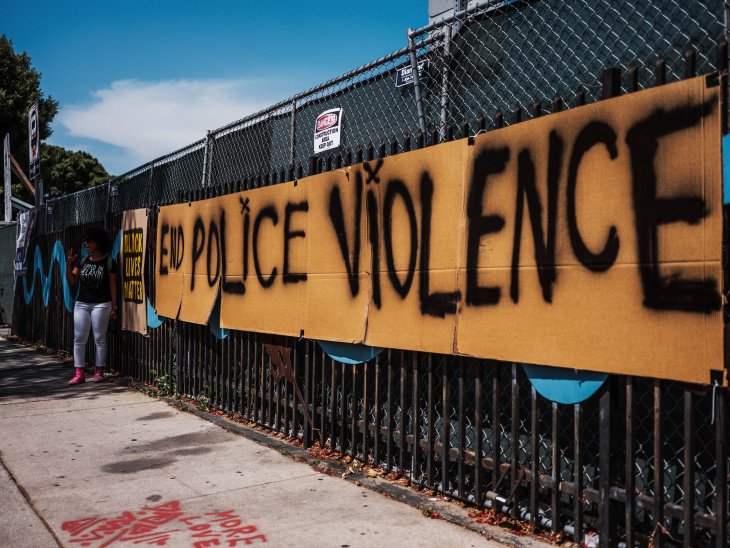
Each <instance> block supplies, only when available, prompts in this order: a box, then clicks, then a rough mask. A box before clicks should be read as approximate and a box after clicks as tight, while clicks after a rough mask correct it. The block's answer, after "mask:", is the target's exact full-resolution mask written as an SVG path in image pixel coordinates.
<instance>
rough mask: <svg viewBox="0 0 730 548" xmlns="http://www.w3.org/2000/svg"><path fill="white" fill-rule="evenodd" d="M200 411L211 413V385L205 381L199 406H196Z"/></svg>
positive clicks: (199, 397)
mask: <svg viewBox="0 0 730 548" xmlns="http://www.w3.org/2000/svg"><path fill="white" fill-rule="evenodd" d="M195 407H197V408H198V409H199V410H200V411H205V412H208V411H210V383H209V382H208V381H203V391H202V393H201V394H200V396H198V405H196V406H195Z"/></svg>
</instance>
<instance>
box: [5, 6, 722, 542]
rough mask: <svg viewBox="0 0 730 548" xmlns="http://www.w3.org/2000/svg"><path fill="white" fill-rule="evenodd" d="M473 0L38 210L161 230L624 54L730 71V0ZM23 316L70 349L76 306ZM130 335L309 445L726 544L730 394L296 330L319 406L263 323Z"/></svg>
mask: <svg viewBox="0 0 730 548" xmlns="http://www.w3.org/2000/svg"><path fill="white" fill-rule="evenodd" d="M469 4H470V7H469V8H468V9H467V10H466V11H464V12H461V13H459V14H456V15H455V16H454V17H451V18H449V19H446V20H444V21H442V22H439V23H437V24H433V25H430V26H428V27H425V28H423V29H420V30H418V31H415V32H408V33H406V32H405V31H404V46H405V47H404V48H403V49H402V50H400V51H398V52H395V53H393V54H391V55H388V56H386V57H383V58H381V59H378V60H377V61H374V62H373V63H370V64H368V65H366V66H364V67H361V68H359V69H357V70H353V71H352V72H350V73H347V74H345V75H343V76H341V77H339V78H335V79H333V80H331V81H329V82H326V83H324V84H322V85H320V86H317V87H315V88H313V89H312V90H309V91H307V92H304V93H301V94H299V95H296V96H295V97H292V98H291V99H289V100H286V101H283V102H281V103H279V104H277V105H274V106H272V107H270V108H268V109H266V110H264V111H261V112H259V113H257V114H254V115H251V116H248V117H246V118H244V119H243V120H240V121H237V122H234V123H232V124H229V125H228V126H225V127H223V128H220V129H218V130H216V131H212V132H210V133H209V134H208V135H206V136H205V137H204V138H203V139H201V140H200V141H198V142H196V143H193V144H191V145H190V146H188V147H186V148H184V149H181V150H179V151H177V152H174V153H172V154H170V155H168V156H165V157H163V158H159V159H157V160H155V161H153V162H150V163H149V164H146V165H144V166H141V167H139V168H137V169H135V170H132V171H130V172H128V173H126V174H124V175H123V176H121V177H118V178H116V179H114V180H113V181H111V182H110V183H109V184H106V185H102V186H99V187H96V188H93V189H90V190H87V191H83V192H80V193H77V194H73V195H70V196H64V197H61V198H58V199H54V200H51V201H50V202H49V203H48V206H47V208H46V209H45V210H42V211H41V214H40V217H39V221H38V232H39V235H40V236H39V237H38V239H37V243H38V245H39V246H40V247H42V248H43V249H42V253H41V254H42V256H43V257H49V256H50V255H49V254H50V249H51V246H52V245H53V242H54V241H55V240H56V239H61V240H62V241H63V242H64V244H65V245H66V244H69V245H70V243H71V241H72V240H74V238H75V239H76V240H77V241H78V239H79V235H80V230H81V228H82V227H84V226H86V225H88V224H91V223H106V225H107V227H108V228H110V229H111V230H118V229H119V226H120V214H121V212H123V211H125V210H128V209H136V208H143V207H147V208H150V210H151V212H152V215H151V216H150V227H151V228H154V226H155V224H154V223H155V220H154V218H155V215H154V206H156V205H161V204H169V203H174V202H176V201H178V200H182V199H184V200H195V199H203V198H205V197H208V196H211V195H219V194H222V193H227V192H234V191H240V190H244V189H248V188H255V187H259V186H262V185H268V184H274V183H278V182H282V181H286V180H291V179H292V178H298V177H302V176H304V175H307V174H310V173H313V172H318V171H322V170H327V169H332V168H333V167H337V166H339V165H343V164H348V163H356V162H360V161H362V160H363V159H365V160H367V159H372V158H375V157H383V156H389V155H392V154H395V153H398V152H403V151H404V150H407V149H409V148H416V147H422V146H429V145H432V144H435V143H438V142H443V141H445V140H451V139H455V138H462V137H466V136H472V135H475V134H476V133H477V132H480V131H489V130H492V129H496V128H499V127H502V126H505V125H510V124H513V123H517V122H519V121H521V120H525V119H528V118H530V117H535V116H540V115H545V114H548V113H552V112H556V111H559V110H562V109H566V108H571V107H573V106H578V105H581V104H585V103H590V102H594V101H598V100H600V99H602V98H603V97H604V95H605V85H606V82H605V81H604V80H603V79H602V74H603V71H604V70H605V69H607V68H613V69H619V70H620V74H621V78H620V89H621V92H622V93H629V92H633V91H637V90H640V89H644V88H648V87H653V86H655V85H661V84H663V83H667V82H672V81H677V80H680V79H683V78H687V77H691V76H694V75H699V74H705V73H710V72H714V71H717V70H720V71H722V70H725V69H726V68H727V63H728V59H727V42H726V40H725V36H726V24H725V17H726V15H725V13H726V10H727V9H728V8H727V6H726V4H725V2H724V1H723V0H687V1H678V0H660V1H654V2H647V1H639V0H625V1H608V0H600V1H594V2H585V1H578V0H539V1H507V2H505V1H498V2H497V1H492V2H481V3H477V2H470V3H469ZM407 44H408V45H407ZM419 66H420V67H421V68H420V70H419V69H418V68H417V67H419ZM408 68H410V69H412V71H413V75H414V76H413V80H414V82H413V84H410V85H403V86H396V78H397V73H398V71H399V69H408ZM613 93H614V94H615V93H616V90H614V92H613ZM330 108H342V109H343V139H342V143H341V146H340V147H339V149H337V150H335V151H334V152H330V153H327V154H323V155H319V156H318V157H315V156H316V155H315V154H314V148H313V146H312V142H313V130H314V123H315V120H316V118H317V116H318V115H319V114H321V113H322V112H323V111H325V110H328V109H330ZM49 268H50V267H49ZM150 271H154V265H153V266H152V267H150ZM56 274H57V273H56ZM56 278H58V276H56ZM57 285H58V284H57ZM56 290H58V291H60V286H59V287H55V286H54V289H53V291H56ZM51 310H52V311H51ZM15 313H16V317H15V322H14V326H15V329H16V330H17V331H18V332H19V333H20V334H23V335H25V336H27V337H29V338H32V339H33V340H36V339H37V338H42V337H50V338H52V339H53V342H52V344H53V346H54V348H67V349H68V348H70V347H71V343H72V333H71V330H70V322H69V321H68V318H69V317H70V316H69V315H68V314H66V313H64V312H62V307H61V305H60V304H52V305H51V306H49V305H47V304H44V303H43V302H42V299H41V297H39V296H38V295H36V296H34V297H33V300H32V301H31V303H30V305H25V304H24V303H23V302H21V300H20V297H19V294H18V292H16V312H15ZM111 344H112V350H114V349H115V348H116V349H118V350H120V351H119V352H114V351H112V352H111V354H110V355H112V356H113V358H112V359H113V363H112V366H113V367H114V368H116V369H117V370H119V371H121V372H123V373H125V374H130V375H133V376H135V377H136V378H138V379H142V380H146V381H149V380H150V378H151V377H150V371H151V370H154V371H155V372H156V374H158V375H161V374H170V375H173V376H174V377H175V378H176V379H177V382H178V387H179V388H180V390H181V391H182V392H183V393H185V394H188V395H190V396H192V397H196V398H203V399H205V400H206V401H210V402H211V404H212V405H213V406H215V407H217V408H219V409H222V410H226V411H231V412H235V413H238V414H240V415H242V416H244V417H246V418H247V419H248V420H250V421H253V422H255V423H257V424H260V425H264V426H266V427H268V428H271V429H273V430H276V431H281V432H284V433H286V434H288V435H291V436H292V437H294V438H298V439H301V440H302V442H303V443H304V444H305V445H308V444H311V443H313V442H315V441H318V442H319V443H320V444H321V445H323V446H325V445H327V446H329V447H330V448H331V449H333V450H338V451H340V452H342V453H347V454H349V455H351V456H352V457H355V458H359V459H361V460H362V461H364V462H369V463H372V464H374V465H380V466H382V467H383V468H385V469H386V470H387V471H389V472H391V471H392V472H396V473H398V474H401V475H403V476H406V477H407V478H409V480H410V481H411V482H413V483H415V484H419V485H422V486H427V487H429V488H432V489H435V490H437V491H439V490H440V491H442V492H444V493H446V494H448V495H452V496H456V497H459V498H461V499H463V500H467V501H471V502H473V503H475V504H477V505H479V506H482V505H486V506H487V507H489V508H491V509H492V510H493V511H498V512H499V511H501V512H504V513H507V514H510V515H512V516H513V517H515V518H518V519H521V520H523V521H526V522H530V523H531V524H532V525H533V526H534V527H537V528H543V529H549V530H551V531H552V532H553V533H555V534H560V533H567V534H569V535H572V536H574V538H575V539H576V540H581V541H582V540H584V537H583V535H585V534H588V533H589V532H590V531H598V532H599V539H600V543H601V544H602V545H605V546H608V545H615V544H616V543H617V542H619V541H620V542H624V543H625V544H626V545H627V546H634V545H635V544H637V543H638V544H641V545H646V544H649V543H654V544H655V545H658V544H660V543H661V541H662V539H663V540H664V541H666V542H669V543H671V542H672V540H671V539H680V541H678V542H681V543H683V544H684V545H685V546H690V545H691V546H706V545H715V546H725V545H726V543H727V522H728V488H729V481H728V468H729V467H730V465H729V464H728V452H727V448H728V444H727V435H728V434H727V402H726V399H727V391H726V390H722V389H720V390H717V391H713V390H711V389H705V388H703V387H689V386H681V385H679V384H677V383H669V382H665V381H658V380H652V379H641V378H631V377H621V378H618V377H611V378H610V379H609V382H608V383H607V385H606V386H605V387H604V388H603V389H602V390H601V391H600V392H599V393H598V394H597V395H595V396H593V397H592V398H590V399H589V400H587V401H586V402H583V403H582V404H577V405H575V406H565V405H559V404H556V403H552V402H549V401H547V400H545V399H544V398H542V397H540V396H539V394H537V393H536V392H535V391H534V389H532V387H531V386H530V384H529V382H528V381H527V378H526V377H525V375H524V372H523V371H522V368H521V367H520V366H519V365H517V364H500V363H494V362H491V361H487V360H474V359H463V358H456V357H452V356H441V355H432V354H419V353H413V352H405V351H401V350H397V349H392V350H388V351H387V352H386V353H384V354H382V355H381V356H380V357H378V358H376V359H375V360H373V361H371V362H368V363H366V364H364V365H361V366H357V367H350V366H344V365H341V364H338V363H336V362H334V361H333V360H331V359H330V358H329V357H327V356H326V354H324V353H323V352H322V350H321V349H320V348H319V347H318V346H317V345H316V344H314V343H313V342H311V341H300V342H296V343H295V342H293V341H290V344H291V347H292V348H293V349H294V350H293V356H294V357H293V364H294V365H293V366H294V371H295V376H296V381H297V384H298V386H299V387H301V392H302V398H303V400H304V401H301V400H300V399H299V396H298V395H297V394H295V392H294V389H293V387H290V385H289V383H283V384H278V383H275V382H274V380H273V377H272V376H271V375H270V374H269V370H268V367H269V364H268V361H267V360H268V358H267V357H266V352H265V349H264V347H263V345H262V344H261V343H260V342H259V341H258V339H257V338H256V334H252V333H242V332H232V333H231V334H230V336H229V337H228V338H227V339H225V340H223V341H221V340H218V339H216V338H215V337H214V336H213V335H212V334H211V332H210V329H209V328H207V327H206V326H198V325H191V324H185V323H183V322H178V321H173V320H169V319H167V320H164V322H163V324H162V326H161V327H160V328H158V329H156V330H153V331H152V333H151V335H150V337H149V338H144V337H141V336H138V335H130V334H125V335H124V336H122V335H117V336H115V337H113V338H112V343H111ZM122 350H123V351H122ZM304 409H306V410H307V411H306V413H305V412H304ZM309 419H311V421H312V422H311V423H310V422H309Z"/></svg>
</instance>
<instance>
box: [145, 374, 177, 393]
mask: <svg viewBox="0 0 730 548" xmlns="http://www.w3.org/2000/svg"><path fill="white" fill-rule="evenodd" d="M150 376H151V378H152V384H153V385H154V386H155V387H156V388H157V390H156V392H157V396H159V397H161V398H166V397H174V398H176V399H178V398H180V393H178V391H177V380H176V379H175V376H174V375H171V374H170V373H165V374H164V375H158V373H157V371H155V370H154V369H151V370H150Z"/></svg>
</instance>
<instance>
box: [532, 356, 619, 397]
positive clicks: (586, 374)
mask: <svg viewBox="0 0 730 548" xmlns="http://www.w3.org/2000/svg"><path fill="white" fill-rule="evenodd" d="M522 368H523V369H524V370H525V374H526V375H527V378H528V379H530V382H531V383H532V386H534V387H535V390H537V391H538V392H539V393H540V395H541V396H543V397H544V398H547V399H548V400H551V401H554V402H558V403H567V404H570V403H580V402H582V401H584V400H587V399H588V398H590V397H591V396H592V395H593V394H595V393H596V391H597V390H598V389H599V388H601V385H602V384H603V383H604V382H605V380H606V379H607V378H608V373H598V372H595V371H576V370H575V369H565V368H562V367H551V366H547V365H533V364H527V363H523V364H522Z"/></svg>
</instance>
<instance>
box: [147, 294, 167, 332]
mask: <svg viewBox="0 0 730 548" xmlns="http://www.w3.org/2000/svg"><path fill="white" fill-rule="evenodd" d="M146 301H147V327H149V328H151V329H157V328H158V327H160V326H161V325H162V323H163V322H164V321H165V320H164V319H163V318H160V317H159V316H158V315H157V310H155V309H154V307H153V306H152V303H150V300H149V299H146Z"/></svg>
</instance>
